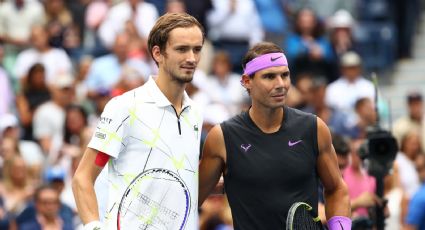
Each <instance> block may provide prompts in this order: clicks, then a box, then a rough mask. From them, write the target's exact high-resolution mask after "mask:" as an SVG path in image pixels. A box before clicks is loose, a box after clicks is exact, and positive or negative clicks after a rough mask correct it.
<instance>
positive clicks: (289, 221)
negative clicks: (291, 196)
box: [286, 202, 324, 230]
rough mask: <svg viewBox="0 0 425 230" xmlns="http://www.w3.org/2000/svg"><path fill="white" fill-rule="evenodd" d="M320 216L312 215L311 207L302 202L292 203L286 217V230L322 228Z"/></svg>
mask: <svg viewBox="0 0 425 230" xmlns="http://www.w3.org/2000/svg"><path fill="white" fill-rule="evenodd" d="M322 229H324V228H323V226H322V223H321V222H320V218H319V217H318V216H315V215H314V212H313V208H312V207H311V206H310V205H309V204H307V203H304V202H296V203H294V204H292V206H291V208H290V209H289V212H288V216H287V218H286V230H322Z"/></svg>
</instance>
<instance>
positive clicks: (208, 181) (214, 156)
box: [198, 125, 226, 206]
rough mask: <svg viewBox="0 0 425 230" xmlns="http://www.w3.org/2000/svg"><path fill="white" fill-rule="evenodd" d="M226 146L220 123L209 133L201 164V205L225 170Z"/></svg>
mask: <svg viewBox="0 0 425 230" xmlns="http://www.w3.org/2000/svg"><path fill="white" fill-rule="evenodd" d="M225 155H226V147H225V144H224V137H223V132H222V130H221V127H220V125H216V126H214V128H212V129H211V131H210V132H209V133H208V136H207V139H206V140H205V144H204V148H203V151H202V159H201V162H200V165H199V203H198V205H199V206H201V205H202V203H203V202H204V200H205V199H206V198H207V197H208V195H209V194H210V192H211V191H212V190H213V189H214V187H215V186H216V184H217V182H218V180H219V179H220V175H221V173H222V172H223V170H224V165H225Z"/></svg>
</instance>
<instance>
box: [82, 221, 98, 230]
mask: <svg viewBox="0 0 425 230" xmlns="http://www.w3.org/2000/svg"><path fill="white" fill-rule="evenodd" d="M102 229H103V225H102V223H101V222H100V221H98V220H95V221H92V222H89V223H87V224H85V225H84V226H83V230H102Z"/></svg>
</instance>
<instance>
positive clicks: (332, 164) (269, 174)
mask: <svg viewBox="0 0 425 230" xmlns="http://www.w3.org/2000/svg"><path fill="white" fill-rule="evenodd" d="M243 67H244V73H243V75H242V79H241V83H242V85H243V87H244V88H245V89H246V90H247V92H248V94H249V96H250V97H251V102H252V106H251V107H250V108H249V109H248V111H246V112H242V113H241V114H240V115H237V116H235V117H233V118H231V119H229V120H226V121H224V122H222V123H221V124H219V125H216V126H215V127H214V128H212V129H211V131H210V133H209V134H208V136H207V138H206V141H205V145H204V149H203V153H202V154H203V158H202V160H201V163H200V166H199V180H200V184H199V191H200V192H199V205H202V203H203V201H204V200H205V199H206V198H207V196H208V195H209V193H210V192H211V191H212V189H214V187H215V185H216V184H217V182H218V180H219V178H220V175H221V174H223V175H224V188H225V191H226V194H227V197H228V200H229V204H230V207H231V209H232V215H233V223H234V228H235V229H236V230H238V229H281V228H284V227H285V225H286V217H287V214H288V210H289V208H290V206H291V205H292V204H293V203H295V202H301V201H302V202H307V203H309V204H310V206H312V207H313V209H314V212H315V213H316V214H317V206H318V189H317V188H318V184H319V179H320V180H321V182H322V183H323V187H324V191H325V192H324V196H325V200H326V204H325V208H326V218H327V222H328V226H329V229H331V230H335V229H341V227H340V226H343V229H351V219H350V203H349V197H348V193H347V187H346V185H345V183H344V181H343V179H342V177H341V173H340V171H339V168H338V163H337V157H336V154H335V150H334V148H333V146H332V139H331V135H330V132H329V129H328V127H327V126H326V124H325V123H324V122H323V121H322V120H321V119H320V118H317V117H316V116H314V115H312V114H308V113H304V112H301V111H299V110H296V109H293V108H290V107H288V106H286V105H285V104H286V98H287V93H288V90H289V88H290V85H291V80H290V72H289V66H288V62H287V59H286V57H285V55H284V54H283V51H282V49H281V48H280V47H279V46H277V45H275V44H273V43H267V42H265V43H259V44H257V45H255V46H254V47H252V48H251V49H250V50H249V51H248V52H247V54H246V55H245V58H244V59H243Z"/></svg>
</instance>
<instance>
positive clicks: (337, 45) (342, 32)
mask: <svg viewBox="0 0 425 230" xmlns="http://www.w3.org/2000/svg"><path fill="white" fill-rule="evenodd" d="M354 23H355V20H354V19H353V17H352V16H351V14H350V13H349V12H348V11H347V10H343V9H341V10H338V11H337V12H335V13H334V14H333V15H332V17H330V19H329V22H328V27H329V29H330V31H329V32H330V34H329V37H330V42H331V46H332V50H333V53H334V55H335V57H340V56H341V55H342V54H344V53H346V52H348V51H352V50H356V44H355V41H354V38H353V27H354Z"/></svg>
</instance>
